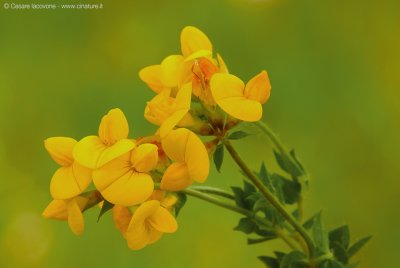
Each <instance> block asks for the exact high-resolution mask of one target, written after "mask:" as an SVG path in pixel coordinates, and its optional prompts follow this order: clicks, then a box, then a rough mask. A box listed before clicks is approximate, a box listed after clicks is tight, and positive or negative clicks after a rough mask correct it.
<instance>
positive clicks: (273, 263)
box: [258, 256, 279, 268]
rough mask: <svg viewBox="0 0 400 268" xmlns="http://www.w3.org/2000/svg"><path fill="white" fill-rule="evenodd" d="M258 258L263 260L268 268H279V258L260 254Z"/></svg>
mask: <svg viewBox="0 0 400 268" xmlns="http://www.w3.org/2000/svg"><path fill="white" fill-rule="evenodd" d="M258 259H259V260H260V261H262V262H263V263H264V264H265V265H266V266H267V267H268V268H279V262H278V260H277V259H275V258H273V257H269V256H259V257H258Z"/></svg>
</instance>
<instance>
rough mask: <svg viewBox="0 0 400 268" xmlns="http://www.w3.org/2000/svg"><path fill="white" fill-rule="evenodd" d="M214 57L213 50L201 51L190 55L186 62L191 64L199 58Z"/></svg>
mask: <svg viewBox="0 0 400 268" xmlns="http://www.w3.org/2000/svg"><path fill="white" fill-rule="evenodd" d="M211 55H212V51H211V50H206V49H201V50H198V51H196V52H193V53H192V54H190V55H188V56H187V57H186V58H185V62H189V61H192V60H195V59H198V58H203V57H210V56H211Z"/></svg>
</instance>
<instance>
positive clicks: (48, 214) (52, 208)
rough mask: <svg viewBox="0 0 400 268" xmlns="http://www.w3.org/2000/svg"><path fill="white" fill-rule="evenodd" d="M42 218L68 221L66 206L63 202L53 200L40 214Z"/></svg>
mask: <svg viewBox="0 0 400 268" xmlns="http://www.w3.org/2000/svg"><path fill="white" fill-rule="evenodd" d="M42 216H43V217H45V218H47V219H56V220H61V221H66V220H67V219H68V211H67V204H66V203H65V200H53V201H51V202H50V204H48V206H47V207H46V208H45V210H44V211H43V212H42Z"/></svg>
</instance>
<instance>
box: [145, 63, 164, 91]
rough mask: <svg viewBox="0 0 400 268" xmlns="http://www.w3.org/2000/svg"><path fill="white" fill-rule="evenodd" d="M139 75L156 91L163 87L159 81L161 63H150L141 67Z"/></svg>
mask: <svg viewBox="0 0 400 268" xmlns="http://www.w3.org/2000/svg"><path fill="white" fill-rule="evenodd" d="M139 77H140V79H142V81H143V82H145V83H146V84H147V85H148V86H149V87H150V88H151V89H152V90H153V91H154V92H156V93H160V92H161V91H162V90H163V89H164V88H165V87H164V85H163V83H162V81H161V65H151V66H148V67H145V68H143V69H141V70H140V71H139Z"/></svg>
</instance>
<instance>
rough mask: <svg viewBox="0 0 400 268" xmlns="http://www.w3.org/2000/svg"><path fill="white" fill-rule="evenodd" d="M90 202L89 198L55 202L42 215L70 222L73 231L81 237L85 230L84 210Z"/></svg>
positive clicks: (79, 197) (78, 197) (80, 197)
mask: <svg viewBox="0 0 400 268" xmlns="http://www.w3.org/2000/svg"><path fill="white" fill-rule="evenodd" d="M88 201H89V199H88V198H85V197H82V196H77V197H74V198H71V199H66V200H53V201H51V202H50V204H49V205H48V206H47V207H46V209H45V210H44V211H43V213H42V215H43V216H44V217H45V218H47V219H56V220H61V221H68V225H69V227H70V229H71V231H72V232H73V233H74V234H76V235H81V234H82V233H83V229H84V221H83V215H82V210H83V209H84V208H85V207H86V204H87V203H88Z"/></svg>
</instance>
